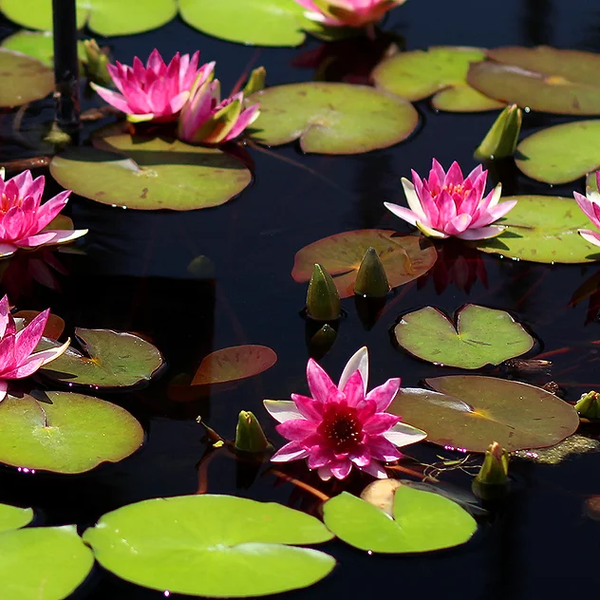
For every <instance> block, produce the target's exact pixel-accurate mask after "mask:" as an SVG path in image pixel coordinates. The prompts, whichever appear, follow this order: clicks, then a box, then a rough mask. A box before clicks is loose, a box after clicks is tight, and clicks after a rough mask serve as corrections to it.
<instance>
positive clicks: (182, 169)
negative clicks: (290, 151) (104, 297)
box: [50, 135, 252, 210]
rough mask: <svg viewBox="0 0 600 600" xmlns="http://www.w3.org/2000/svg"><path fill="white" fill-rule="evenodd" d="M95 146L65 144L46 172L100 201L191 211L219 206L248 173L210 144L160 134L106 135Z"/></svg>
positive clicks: (246, 180) (248, 178)
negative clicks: (183, 140) (185, 141)
mask: <svg viewBox="0 0 600 600" xmlns="http://www.w3.org/2000/svg"><path fill="white" fill-rule="evenodd" d="M95 144H96V146H98V148H100V149H94V148H69V149H67V150H66V152H64V153H63V154H61V155H59V156H55V157H54V158H53V159H52V162H51V163H50V173H51V174H52V176H53V177H54V179H56V180H57V181H58V182H59V183H60V184H61V185H62V186H63V187H64V188H66V189H70V190H73V191H74V192H75V193H76V194H79V195H81V196H84V197H85V198H89V199H90V200H96V201H97V202H101V203H102V204H109V205H111V206H120V207H123V208H137V209H139V210H158V209H163V208H168V209H171V210H194V209H197V208H210V207H213V206H219V205H220V204H224V203H225V202H227V201H228V200H231V199H232V198H233V197H234V196H237V195H238V194H239V193H240V192H241V191H242V190H243V189H244V188H245V187H246V186H247V185H248V184H249V183H250V181H251V179H252V175H251V173H250V171H249V170H248V169H247V168H246V167H245V166H244V165H243V163H242V162H241V161H239V160H237V159H236V158H234V157H232V156H230V155H228V154H225V153H224V152H221V151H220V150H217V149H214V148H202V147H199V146H190V145H188V144H184V143H183V142H179V141H169V140H164V139H162V138H143V137H137V136H136V137H135V138H132V137H131V136H129V135H117V136H110V137H106V138H102V139H98V140H96V142H95Z"/></svg>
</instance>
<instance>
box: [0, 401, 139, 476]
mask: <svg viewBox="0 0 600 600" xmlns="http://www.w3.org/2000/svg"><path fill="white" fill-rule="evenodd" d="M46 396H47V399H46V400H37V399H36V398H34V397H33V396H28V395H25V396H23V397H22V398H16V397H13V396H8V397H7V398H6V399H5V400H4V401H3V402H2V403H1V404H0V462H2V463H4V464H7V465H11V466H13V467H18V468H20V469H27V470H29V471H38V470H42V471H52V472H55V473H65V474H75V473H84V472H86V471H90V470H91V469H93V468H95V467H97V466H98V465H99V464H100V463H103V462H118V461H120V460H123V459H124V458H126V457H127V456H129V455H130V454H133V453H134V452H135V451H136V450H137V449H138V448H139V447H140V446H141V445H142V443H143V441H144V430H143V429H142V426H141V425H140V424H139V423H138V421H137V420H136V419H135V418H134V417H133V416H132V415H130V414H129V413H128V412H127V411H126V410H125V409H124V408H121V407H120V406H117V405H115V404H112V403H110V402H105V401H104V400H99V399H98V398H93V397H92V396H84V395H82V394H74V393H71V392H46Z"/></svg>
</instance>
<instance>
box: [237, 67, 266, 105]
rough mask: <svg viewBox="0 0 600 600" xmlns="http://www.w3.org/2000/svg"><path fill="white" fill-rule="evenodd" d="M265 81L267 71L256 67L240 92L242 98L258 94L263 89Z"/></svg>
mask: <svg viewBox="0 0 600 600" xmlns="http://www.w3.org/2000/svg"><path fill="white" fill-rule="evenodd" d="M266 79H267V71H266V69H265V68H264V67H258V69H254V71H252V73H250V77H248V82H247V83H246V87H245V88H244V89H243V90H242V92H244V97H245V98H247V97H248V96H250V94H254V93H256V92H260V90H264V89H265V81H266Z"/></svg>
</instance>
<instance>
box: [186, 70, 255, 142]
mask: <svg viewBox="0 0 600 600" xmlns="http://www.w3.org/2000/svg"><path fill="white" fill-rule="evenodd" d="M259 106H260V105H259V104H252V105H251V106H248V107H246V108H244V94H243V92H239V93H237V94H234V95H233V96H231V97H230V98H226V99H225V100H223V101H222V102H221V84H220V82H219V80H218V79H215V80H214V81H207V82H203V81H201V80H199V81H198V82H197V83H196V84H195V85H194V88H193V89H192V92H191V96H190V99H189V101H188V103H187V104H186V105H185V106H184V107H183V109H182V111H181V115H180V117H179V125H178V129H177V136H178V137H179V139H180V140H183V141H184V142H188V143H190V144H210V145H215V144H224V143H225V142H228V141H230V140H233V139H234V138H236V137H238V136H239V135H240V134H241V133H242V132H243V131H244V129H246V127H248V126H250V125H252V123H254V121H256V119H258V116H259Z"/></svg>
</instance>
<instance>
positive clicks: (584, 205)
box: [573, 171, 600, 246]
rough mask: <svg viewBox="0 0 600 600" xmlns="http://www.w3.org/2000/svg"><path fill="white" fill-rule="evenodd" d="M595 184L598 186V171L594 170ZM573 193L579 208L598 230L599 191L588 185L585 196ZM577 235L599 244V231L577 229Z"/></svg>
mask: <svg viewBox="0 0 600 600" xmlns="http://www.w3.org/2000/svg"><path fill="white" fill-rule="evenodd" d="M596 184H597V185H599V186H600V171H596ZM599 189H600V188H599ZM573 195H574V196H575V200H576V201H577V204H579V208H581V210H582V211H583V212H584V213H585V215H586V217H587V218H588V219H589V220H590V221H591V222H592V223H593V224H594V225H595V227H596V228H597V229H599V230H600V193H598V192H597V191H596V190H594V189H592V188H591V187H588V188H587V191H586V194H585V196H584V195H583V194H580V193H579V192H573ZM579 235H580V236H581V237H582V238H583V239H584V240H585V241H586V242H589V243H590V244H594V245H595V246H600V231H594V230H593V229H579Z"/></svg>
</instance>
